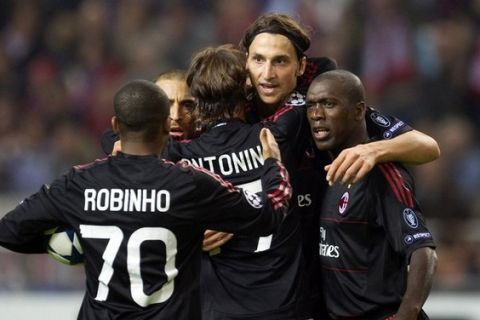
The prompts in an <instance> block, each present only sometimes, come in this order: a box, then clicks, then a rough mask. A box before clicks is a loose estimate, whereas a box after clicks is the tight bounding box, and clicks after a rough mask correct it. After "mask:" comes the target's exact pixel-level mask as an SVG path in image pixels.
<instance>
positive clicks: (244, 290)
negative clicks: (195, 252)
mask: <svg viewBox="0 0 480 320" xmlns="http://www.w3.org/2000/svg"><path fill="white" fill-rule="evenodd" d="M244 66H245V55H244V54H243V53H242V52H241V51H239V50H236V49H233V48H232V47H228V46H220V47H217V48H206V49H204V50H202V51H200V52H199V53H197V54H196V55H195V56H194V57H193V59H192V62H191V64H190V68H189V71H188V75H187V83H188V84H189V86H190V90H191V92H192V95H193V96H194V97H195V98H196V100H197V108H196V110H195V111H196V115H195V117H196V119H197V121H198V122H199V123H200V125H201V126H202V128H203V133H202V134H201V135H200V136H199V137H198V138H195V139H192V140H191V141H188V142H179V143H178V142H177V143H170V144H169V145H168V147H167V154H168V155H167V157H168V158H169V159H171V160H174V161H178V160H180V159H183V160H184V161H188V162H190V163H192V164H195V165H199V166H203V167H205V168H207V169H209V170H211V171H213V172H215V173H218V174H220V175H221V176H222V177H223V178H224V179H225V180H228V181H230V182H232V183H233V184H234V185H236V186H238V187H241V188H244V189H246V190H249V191H251V192H260V191H261V190H262V187H261V185H260V183H259V174H260V172H259V171H258V169H259V166H258V163H257V162H258V161H257V159H258V154H259V152H260V151H261V150H260V143H259V140H258V132H259V131H260V130H261V129H262V128H263V127H267V128H269V130H270V131H271V132H272V134H273V135H274V136H275V138H276V140H277V141H278V143H279V147H280V149H281V153H282V162H283V163H284V164H285V166H286V168H287V169H294V168H295V165H296V163H297V162H298V158H299V157H301V156H302V152H303V150H304V148H305V147H304V145H305V144H306V143H307V140H306V139H303V137H305V136H306V135H307V134H308V132H309V127H308V122H307V121H306V114H305V110H304V108H303V107H302V108H297V107H293V106H292V108H290V109H288V110H285V112H284V113H283V114H282V115H281V116H280V117H279V118H278V119H277V120H276V121H270V122H268V123H256V124H253V125H252V124H247V123H245V122H244V120H243V119H244V115H245V106H246V103H247V99H246V93H245V86H244V84H245V80H246V76H247V74H246V72H245V67H244ZM299 218H300V216H299V215H298V214H296V215H294V216H290V215H288V217H287V218H286V219H285V221H284V222H283V223H282V225H281V227H280V228H279V229H278V230H277V231H276V232H274V233H272V234H270V235H268V236H266V237H251V236H242V235H237V234H235V237H234V238H232V239H231V240H230V241H228V242H227V243H226V244H225V245H224V246H222V247H221V249H220V250H218V251H213V252H210V253H209V254H205V255H204V257H203V258H204V259H203V260H202V269H201V283H202V299H203V304H202V311H203V318H204V319H210V320H214V319H241V318H248V319H259V318H261V319H276V320H278V319H295V318H298V317H299V316H302V315H303V314H305V313H308V310H306V308H304V307H303V306H302V297H303V295H304V291H305V290H304V288H305V286H306V284H307V283H308V281H309V279H307V278H305V277H306V274H304V273H302V270H303V269H302V264H303V256H302V254H303V253H302V250H301V249H300V247H301V243H302V238H301V236H302V234H301V231H300V229H299ZM207 236H208V235H207ZM226 236H228V235H226ZM226 239H228V237H227V238H223V239H221V240H219V242H223V243H224V242H225V241H226ZM206 241H208V237H207V239H206ZM304 319H305V318H304Z"/></svg>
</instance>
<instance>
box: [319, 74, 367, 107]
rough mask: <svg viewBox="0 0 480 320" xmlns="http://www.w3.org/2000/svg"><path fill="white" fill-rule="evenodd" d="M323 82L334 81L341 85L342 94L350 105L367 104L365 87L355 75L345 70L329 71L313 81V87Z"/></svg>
mask: <svg viewBox="0 0 480 320" xmlns="http://www.w3.org/2000/svg"><path fill="white" fill-rule="evenodd" d="M323 80H333V81H336V82H337V83H338V84H340V85H341V86H342V92H343V93H345V97H346V98H347V100H348V101H349V102H350V103H352V104H355V103H357V102H361V101H363V102H365V99H366V97H365V87H364V86H363V83H362V81H361V80H360V78H359V77H358V76H357V75H355V74H354V73H352V72H350V71H348V70H343V69H337V70H331V71H327V72H324V73H321V74H320V75H318V76H317V77H316V78H315V79H313V81H312V85H313V84H314V83H318V82H320V81H323Z"/></svg>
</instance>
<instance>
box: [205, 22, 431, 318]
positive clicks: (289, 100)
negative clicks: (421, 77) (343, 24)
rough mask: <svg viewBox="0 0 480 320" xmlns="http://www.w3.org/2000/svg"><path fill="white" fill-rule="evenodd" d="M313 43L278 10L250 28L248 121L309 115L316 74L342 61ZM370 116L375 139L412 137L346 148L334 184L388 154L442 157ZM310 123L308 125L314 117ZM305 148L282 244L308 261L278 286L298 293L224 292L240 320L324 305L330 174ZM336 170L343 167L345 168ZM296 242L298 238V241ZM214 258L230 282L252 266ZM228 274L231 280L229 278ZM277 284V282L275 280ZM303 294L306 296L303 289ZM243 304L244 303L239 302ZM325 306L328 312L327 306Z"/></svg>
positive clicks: (306, 312) (397, 124)
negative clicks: (321, 223)
mask: <svg viewBox="0 0 480 320" xmlns="http://www.w3.org/2000/svg"><path fill="white" fill-rule="evenodd" d="M309 45H310V40H309V37H308V34H307V33H306V32H305V31H304V29H303V28H302V27H301V26H300V25H299V24H298V23H297V22H296V21H295V20H294V19H292V18H291V17H290V16H288V15H283V14H277V13H268V14H265V15H262V16H260V17H259V18H258V19H257V20H256V21H255V22H254V23H253V24H252V25H251V26H250V28H249V29H248V30H247V31H246V32H245V36H244V37H243V39H242V41H241V47H242V48H243V49H244V51H245V52H246V53H247V63H246V66H247V70H248V71H249V78H250V82H251V84H252V86H253V88H252V92H253V95H252V96H251V97H250V101H249V104H248V112H247V121H249V122H250V123H256V122H259V121H260V122H261V123H262V124H263V125H265V124H268V123H270V124H272V123H275V122H277V121H281V120H282V118H283V117H284V116H285V114H287V113H288V110H292V109H295V110H299V108H300V110H303V112H305V109H304V108H305V103H304V94H305V93H306V88H307V87H308V85H309V83H310V81H311V80H312V79H313V77H314V76H315V75H317V74H319V73H322V72H324V71H328V70H332V69H335V68H336V64H335V62H334V61H332V60H330V59H328V58H315V59H311V58H307V57H306V55H305V51H306V50H307V49H308V47H309ZM302 108H303V109H302ZM366 119H367V120H368V123H369V124H368V125H369V132H370V134H371V137H372V138H373V137H375V138H378V137H380V139H383V138H385V137H388V138H395V137H396V136H398V135H402V136H404V137H403V138H401V139H398V138H395V139H392V140H389V141H385V142H384V141H380V142H374V143H369V144H367V145H362V146H356V147H355V148H352V149H349V150H348V151H345V152H344V153H343V154H342V156H341V157H340V158H339V160H335V161H334V162H333V163H332V165H331V171H329V173H328V174H329V175H331V179H330V180H331V181H336V180H338V179H344V178H345V179H347V181H348V180H350V179H353V181H356V180H355V179H358V177H360V176H362V175H364V174H365V172H367V171H368V170H369V168H371V167H372V166H373V164H374V163H375V161H381V160H383V159H388V157H393V158H395V157H396V158H397V160H399V161H412V162H422V161H425V162H427V161H431V160H432V159H434V158H435V157H437V156H438V146H437V144H436V142H435V141H434V140H433V139H431V138H430V137H428V136H425V135H423V134H421V133H418V132H410V131H411V128H410V127H409V126H408V125H406V124H405V123H404V122H402V121H399V120H397V119H395V118H392V117H387V116H383V115H381V114H379V113H378V112H376V111H375V110H369V113H368V116H366ZM380 120H382V121H380ZM383 120H384V121H383ZM305 122H307V120H306V117H305ZM385 124H387V125H385ZM300 127H302V126H299V128H300ZM403 133H406V134H403ZM407 136H408V137H407ZM309 139H310V135H309V134H308V133H307V134H306V135H305V136H303V137H302V138H300V139H295V140H293V143H292V142H291V144H290V145H289V144H288V143H285V144H283V143H281V142H280V141H281V140H279V143H280V147H281V149H282V151H283V150H284V149H285V150H289V148H300V149H301V147H302V145H301V143H302V142H306V141H308V140H309ZM411 139H413V140H411ZM394 140H395V141H394ZM296 150H299V149H296ZM397 151H398V152H397ZM287 152H288V151H287ZM303 152H304V151H301V152H300V153H299V155H300V157H298V158H294V159H293V160H295V162H296V163H295V167H294V168H292V167H291V166H287V167H288V168H289V172H290V174H291V181H292V185H293V191H294V196H293V199H294V202H293V203H292V205H294V208H292V209H293V210H295V213H293V212H292V213H291V215H290V217H291V220H292V221H293V220H294V219H295V218H293V217H297V219H299V220H300V221H299V220H296V221H297V226H296V227H295V228H290V231H291V234H290V239H291V241H290V242H288V241H286V242H284V243H282V245H283V246H292V247H293V246H294V247H295V250H296V252H302V255H303V256H304V259H305V260H304V261H302V260H301V259H299V260H298V261H296V262H292V263H294V264H295V265H296V268H297V269H296V271H295V273H296V275H297V276H296V278H292V277H290V278H288V279H283V280H284V282H283V288H282V289H279V290H278V291H277V292H289V293H290V296H289V298H288V299H286V298H285V296H284V295H277V294H271V295H268V296H266V295H263V296H264V298H263V299H264V301H265V300H267V301H268V303H266V304H264V305H260V302H259V301H258V299H257V302H252V303H250V302H249V301H250V300H245V299H243V300H244V302H239V303H236V304H235V303H234V302H233V303H230V301H231V300H235V298H233V297H232V295H224V296H223V297H221V302H219V303H217V304H215V305H214V307H215V308H217V309H219V310H222V312H223V313H225V314H227V313H230V314H231V317H232V319H233V318H235V319H240V318H241V317H242V316H244V317H245V318H248V319H268V318H267V317H268V315H270V313H272V319H283V318H282V317H281V316H280V315H279V314H275V311H276V310H283V312H284V314H283V317H284V318H285V319H288V318H289V317H290V318H291V317H292V316H291V314H292V313H293V314H295V317H297V318H299V319H308V318H311V317H313V316H315V314H314V313H315V312H314V310H318V309H322V308H321V307H320V305H319V297H318V296H317V291H316V288H315V286H316V284H317V281H316V280H315V277H316V276H317V275H318V272H317V270H318V268H317V267H316V264H315V261H314V260H315V259H316V258H317V255H316V251H317V247H316V245H315V244H316V243H318V241H317V239H318V237H317V231H318V229H317V228H316V226H317V223H316V216H315V214H316V212H315V210H314V206H315V203H316V202H318V201H320V199H319V196H318V194H320V193H321V189H322V188H323V186H322V183H323V181H324V178H323V177H324V173H323V172H319V173H318V172H316V170H315V169H316V168H315V164H314V163H313V160H314V159H313V158H312V155H313V152H311V153H307V154H306V155H305V157H302V156H303V155H304V153H303ZM417 152H419V153H420V154H418V153H417ZM322 167H323V166H322ZM336 168H339V170H337V169H336ZM332 172H333V173H332ZM317 174H319V175H320V177H319V176H317ZM317 189H320V190H317ZM300 223H301V224H300ZM214 235H216V236H218V237H219V238H222V237H223V235H222V234H221V233H220V234H214ZM214 235H210V236H211V237H213V236H214ZM299 237H300V239H301V238H302V237H303V239H301V240H300V242H303V247H302V245H301V243H298V241H297V240H298V239H299ZM285 238H287V237H283V239H285ZM275 239H276V238H275V237H274V238H273V240H272V241H273V242H272V244H271V245H272V246H275V245H280V244H276V242H275ZM279 239H282V237H279ZM296 241H297V243H295V242H296ZM224 242H225V240H224V239H223V238H222V241H219V242H217V243H210V246H209V248H210V249H215V248H217V247H218V246H219V245H223V244H224ZM227 246H228V244H227ZM223 248H225V245H223V247H222V250H223ZM263 253H264V255H267V254H272V255H274V253H273V252H269V251H264V252H263ZM212 261H216V262H215V263H216V266H215V268H214V269H215V270H216V272H217V277H219V279H220V280H219V282H220V283H229V282H228V281H229V280H228V279H227V277H226V276H222V270H236V271H237V273H238V274H242V272H241V268H242V267H243V265H244V264H243V262H242V261H245V259H243V260H239V261H235V260H233V259H230V260H226V259H225V260H223V261H222V260H221V256H217V257H216V259H215V260H212ZM274 277H275V272H272V273H271V275H270V279H272V278H274ZM222 278H224V279H226V280H222ZM292 279H294V281H292ZM289 280H290V281H289ZM271 281H272V282H270V284H271V283H276V284H278V283H279V282H280V281H281V279H278V280H277V281H273V280H271ZM265 283H266V282H265ZM312 286H313V287H312ZM273 287H274V285H272V288H273ZM224 290H227V289H224ZM228 290H229V291H239V292H240V291H242V290H243V292H244V293H245V294H244V296H253V294H254V293H255V292H257V291H255V290H254V289H253V288H248V287H246V286H243V288H242V284H241V283H239V284H238V285H237V287H236V288H228ZM299 292H301V294H298V293H299ZM260 295H261V294H260ZM219 296H220V295H219ZM240 300H242V299H240ZM252 300H254V299H252ZM292 301H295V303H292ZM240 304H241V307H238V305H240ZM232 305H233V307H232ZM273 305H276V307H272V306H273ZM318 311H319V312H321V311H322V310H318ZM289 312H290V313H289Z"/></svg>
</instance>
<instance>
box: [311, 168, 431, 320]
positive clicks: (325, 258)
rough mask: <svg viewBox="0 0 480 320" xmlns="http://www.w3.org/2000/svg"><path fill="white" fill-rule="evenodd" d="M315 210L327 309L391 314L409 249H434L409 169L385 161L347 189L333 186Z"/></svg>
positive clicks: (363, 315) (365, 315)
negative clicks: (316, 211) (319, 207)
mask: <svg viewBox="0 0 480 320" xmlns="http://www.w3.org/2000/svg"><path fill="white" fill-rule="evenodd" d="M319 214H320V226H319V245H318V247H317V249H318V254H319V257H320V261H321V270H320V271H319V273H320V274H321V278H322V288H323V293H324V296H325V301H326V306H327V309H328V312H329V313H330V314H332V315H334V316H335V317H340V318H343V317H348V318H350V317H352V318H355V319H384V318H385V317H387V316H389V315H391V314H393V313H395V312H396V311H397V309H398V307H399V305H400V302H401V298H402V295H403V293H404V291H405V288H406V279H407V265H408V263H409V259H410V256H411V254H412V252H413V251H414V250H416V249H418V248H420V247H425V246H430V247H434V242H433V239H432V234H431V233H430V231H429V230H428V229H427V227H426V226H425V221H424V219H423V217H422V213H421V210H420V208H419V206H418V203H417V201H416V199H415V197H414V194H413V181H412V178H411V176H410V174H409V173H408V172H407V170H406V169H404V168H403V167H401V166H400V165H397V164H394V163H384V164H379V165H377V166H376V167H375V168H374V169H373V170H372V172H370V173H369V174H368V176H367V177H365V178H364V179H362V180H361V181H359V182H358V183H355V184H354V185H352V186H351V187H350V188H349V187H348V186H345V185H341V184H335V185H333V186H332V187H329V188H328V190H327V191H326V194H325V197H324V199H323V204H322V207H321V210H320V212H319Z"/></svg>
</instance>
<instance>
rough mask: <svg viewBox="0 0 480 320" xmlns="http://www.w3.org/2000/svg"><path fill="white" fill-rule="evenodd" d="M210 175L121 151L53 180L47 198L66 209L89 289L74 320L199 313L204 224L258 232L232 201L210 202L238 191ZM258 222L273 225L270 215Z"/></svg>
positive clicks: (178, 316) (184, 316)
mask: <svg viewBox="0 0 480 320" xmlns="http://www.w3.org/2000/svg"><path fill="white" fill-rule="evenodd" d="M213 180H215V179H213V178H212V177H211V176H210V175H206V174H205V173H203V172H199V171H198V170H194V169H193V168H191V166H187V165H175V164H173V163H169V162H166V161H165V160H162V159H159V158H157V157H156V156H129V155H125V154H122V153H120V154H119V155H117V156H115V157H109V158H108V159H106V160H101V161H97V162H94V163H92V164H90V165H88V166H83V167H77V168H76V169H75V170H72V171H71V172H70V173H69V174H68V175H67V176H66V177H65V178H62V179H59V180H57V181H56V182H55V183H54V184H52V186H51V187H50V190H49V194H50V197H52V198H54V199H53V200H54V202H55V203H58V205H59V206H60V207H61V209H62V211H65V212H68V214H65V220H66V223H67V224H69V225H71V226H72V227H73V228H74V229H75V231H76V232H77V233H78V234H79V235H80V239H81V245H82V247H83V248H84V253H85V270H86V275H87V293H86V295H85V298H84V301H83V304H82V307H81V311H80V314H79V319H112V318H121V319H158V317H159V316H161V317H162V319H197V318H198V317H199V315H200V301H199V285H198V281H199V280H198V270H199V269H200V254H201V249H200V245H201V242H202V237H203V232H204V230H205V228H207V227H210V228H215V227H218V228H222V229H223V230H227V231H228V230H231V231H233V230H237V231H238V232H240V231H242V227H240V229H239V226H240V225H242V224H244V227H245V228H247V229H248V232H253V233H254V234H257V233H259V234H262V232H263V231H262V230H260V228H257V230H255V229H256V227H253V228H251V227H252V224H251V223H250V222H249V221H247V220H249V218H248V219H245V221H244V220H243V218H242V220H239V219H238V217H240V215H239V214H238V211H237V214H236V218H235V216H233V215H230V214H232V212H233V211H234V210H227V208H228V207H229V206H231V205H232V203H231V201H230V202H227V201H225V202H215V205H216V207H214V206H213V205H212V204H213V201H212V199H216V197H217V196H218V195H219V194H220V195H221V196H220V197H223V198H226V197H228V195H229V194H230V193H237V194H238V192H237V191H235V190H234V189H233V188H232V186H231V185H230V184H228V183H225V182H222V183H218V181H217V180H215V182H216V183H206V182H208V181H213ZM223 189H228V190H223ZM222 192H223V193H222ZM240 198H241V197H240ZM232 200H234V199H233V198H232ZM238 204H239V205H240V206H242V203H241V202H240V203H238ZM222 208H224V209H225V210H222ZM247 209H248V208H247ZM247 209H246V208H245V207H243V211H245V210H247ZM221 211H224V212H221ZM243 211H242V212H243ZM219 212H221V213H222V214H221V215H220V214H219ZM250 217H252V216H250ZM265 217H266V216H265ZM262 219H263V217H262ZM267 220H268V219H267ZM265 221H266V220H265ZM263 226H264V227H267V229H268V228H271V230H274V229H275V227H276V226H275V223H274V222H273V221H272V223H269V222H267V223H266V224H264V225H263ZM257 227H258V226H257ZM243 230H245V229H243ZM173 279H174V281H173Z"/></svg>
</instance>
